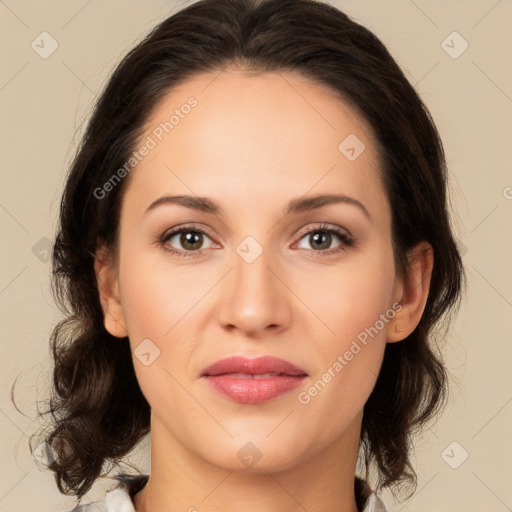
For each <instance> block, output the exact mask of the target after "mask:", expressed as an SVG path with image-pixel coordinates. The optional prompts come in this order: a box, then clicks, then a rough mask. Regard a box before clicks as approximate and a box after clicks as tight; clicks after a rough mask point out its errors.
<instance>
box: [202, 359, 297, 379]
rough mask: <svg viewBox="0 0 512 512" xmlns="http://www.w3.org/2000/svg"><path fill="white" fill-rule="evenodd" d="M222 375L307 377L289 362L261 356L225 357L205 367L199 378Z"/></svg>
mask: <svg viewBox="0 0 512 512" xmlns="http://www.w3.org/2000/svg"><path fill="white" fill-rule="evenodd" d="M224 373H246V374H248V375H257V374H262V373H283V374H286V375H307V373H306V372H305V371H304V370H302V369H301V368H298V367H297V366H295V365H294V364H292V363H290V362H289V361H285V360H284V359H280V358H278V357H273V356H262V357H257V358H253V359H248V358H246V357H241V356H232V357H226V358H225V359H220V360H219V361H216V362H215V363H213V364H211V365H210V366H208V367H206V368H205V369H204V370H203V371H202V373H201V376H204V375H222V374H224Z"/></svg>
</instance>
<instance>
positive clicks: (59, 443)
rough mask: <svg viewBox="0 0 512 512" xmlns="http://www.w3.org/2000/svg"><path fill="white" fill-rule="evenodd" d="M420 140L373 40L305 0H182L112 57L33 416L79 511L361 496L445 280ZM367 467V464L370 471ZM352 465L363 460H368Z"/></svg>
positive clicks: (453, 280)
mask: <svg viewBox="0 0 512 512" xmlns="http://www.w3.org/2000/svg"><path fill="white" fill-rule="evenodd" d="M446 177H447V172H446V165H445V160H444V154H443V148H442V144H441V141H440V139H439V136H438V133H437V130H436V128H435V126H434V123H433V121H432V120H431V117H430V115H429V112H428V110H427V109H426V107H425V106H424V105H423V103H422V101H421V100H420V99H419V97H418V95H417V94H416V92H415V91H414V89H413V88H412V87H411V85H410V84H409V83H408V81H407V79H406V78H405V76H404V75H403V73H402V71H401V70H400V68H399V67H398V65H397V64H396V63H395V61H394V60H393V59H392V57H391V56H390V54H389V53H388V51H387V50H386V48H385V47H384V46H383V44H382V43H381V42H380V41H379V40H378V39H377V38H376V37H375V36H374V35H373V34H372V33H371V32H369V31H368V30H367V29H365V28H364V27H362V26H360V25H358V24H356V23H355V22H353V21H352V20H350V19H349V18H348V17H347V16H346V15H345V14H343V13H342V12H340V11H339V10H337V9H335V8H333V7H331V6H330V5H328V4H324V3H320V2H316V1H313V0H267V1H258V0H203V1H200V2H197V3H194V4H192V5H189V6H188V7H186V8H185V9H183V10H181V11H180V12H178V13H176V14H174V15H173V16H171V17H169V18H168V19H166V20H165V21H163V22H162V23H161V24H160V25H159V26H157V27H156V28H155V29H154V30H153V31H152V32H151V33H150V34H149V35H148V36H147V37H146V38H145V40H143V41H142V42H141V43H140V44H138V45H137V46H136V47H135V48H134V49H133V50H132V51H131V52H130V53H129V54H128V55H127V56H126V57H125V58H124V59H123V61H122V62H121V63H120V65H119V66H118V67H117V69H116V70H115V72H114V74H113V76H112V77H111V79H110V81H109V83H108V84H107V87H106V89H105V91H104V92H103V94H102V95H101V97H100V99H99V101H98V103H97V105H96V107H95V110H94V113H93V115H92V118H91V120H90V123H89V125H88V128H87V131H86V133H85V136H84V139H83V143H82V145H81V147H80V148H79V151H78V153H77V155H76V158H75V160H74V162H73V164H72V168H71V170H70V173H69V176H68V179H67V182H66V186H65V190H64V194H63V198H62V204H61V212H60V225H59V231H58V233H57V237H56V241H55V245H54V251H53V276H54V282H53V284H54V290H55V292H56V298H57V299H58V300H59V301H60V304H62V305H63V306H64V307H66V306H67V310H66V311H67V317H66V318H65V319H64V320H63V321H62V322H60V323H59V324H58V325H57V326H56V328H55V330H54V332H53V333H52V342H53V355H54V360H55V369H54V392H53V396H52V399H51V401H50V404H49V405H50V407H49V411H50V412H51V417H52V421H53V423H52V430H51V432H49V434H48V435H46V436H45V438H44V439H45V441H47V443H48V445H49V446H50V447H51V450H52V454H53V455H54V456H53V458H52V459H53V460H51V463H50V464H49V466H48V467H49V469H51V470H52V471H54V472H55V477H56V482H57V485H58V487H59V490H60V491H61V492H64V493H67V494H74V495H76V496H78V497H79V498H81V497H83V496H84V494H85V493H86V492H87V491H88V490H89V489H90V488H91V486H92V484H93V483H94V481H95V480H96V479H97V478H98V477H99V476H103V475H104V474H106V473H107V472H106V471H105V467H104V465H105V464H106V463H108V462H111V463H112V462H113V463H117V462H119V461H121V460H122V458H123V457H124V456H125V455H127V454H128V453H129V452H130V451H131V450H132V449H133V448H134V447H135V446H136V444H137V443H138V442H139V441H140V440H141V439H142V438H143V437H144V436H145V435H146V434H147V433H148V432H151V472H150V475H124V474H121V475H118V476H117V478H116V481H115V484H114V486H113V488H112V489H111V490H110V491H109V492H108V493H107V494H106V496H105V499H104V500H102V501H100V502H96V503H94V504H92V505H91V504H90V505H89V506H84V507H83V508H82V509H81V510H87V511H89V510H97V509H100V510H107V511H108V512H121V511H135V512H155V511H161V510H166V511H171V512H174V511H178V510H190V511H193V510H199V511H201V510H208V511H224V512H225V511H230V510H234V509H237V510H239V509H243V510H248V511H251V510H257V511H260V512H261V511H264V512H266V511H274V510H277V509H279V510H280V511H292V510H293V511H295V510H299V509H300V510H307V511H309V512H313V511H318V512H319V511H327V510H329V511H334V510H336V511H344V512H355V511H361V510H364V511H366V512H376V511H379V510H385V509H384V505H383V503H382V502H381V500H380V499H379V492H380V490H381V489H382V488H384V487H390V486H393V487H396V486H398V487H403V486H406V485H409V486H410V487H411V486H412V487H414V485H415V482H416V475H415V473H414V469H413V468H412V466H411V463H410V458H409V455H410V451H411V444H410V443H411V433H412V432H413V431H416V429H417V428H419V427H421V426H423V425H424V424H425V423H426V422H427V421H428V420H430V419H431V418H433V417H434V416H435V414H436V413H437V412H438V411H439V410H440V408H441V406H442V404H443V401H444V398H445V393H446V374H445V369H444V366H443V364H442V362H441V361H440V360H439V358H438V356H437V355H436V353H435V351H434V350H433V349H432V345H433V344H434V343H435V341H437V340H434V338H433V335H432V332H433V329H434V327H437V326H438V323H439V322H442V321H444V320H447V319H448V318H449V314H450V313H451V312H453V311H454V309H455V306H456V305H457V304H458V301H459V298H460V293H461V289H462V285H463V281H464V272H463V268H462V263H461V258H460V255H459V253H458V251H457V247H456V244H455V242H454V237H453V234H452V231H451V228H450V224H449V212H448V209H447V199H446V179H447V178H446ZM372 468H373V469H375V472H374V473H372V472H371V470H372ZM370 474H374V475H375V478H374V481H373V482H370Z"/></svg>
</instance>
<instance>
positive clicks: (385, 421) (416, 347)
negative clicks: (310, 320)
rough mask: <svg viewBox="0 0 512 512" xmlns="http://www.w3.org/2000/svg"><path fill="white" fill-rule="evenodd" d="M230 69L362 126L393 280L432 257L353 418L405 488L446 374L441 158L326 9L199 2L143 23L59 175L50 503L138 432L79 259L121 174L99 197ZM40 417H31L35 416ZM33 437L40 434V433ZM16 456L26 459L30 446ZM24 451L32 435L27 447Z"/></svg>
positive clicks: (119, 365) (124, 380)
mask: <svg viewBox="0 0 512 512" xmlns="http://www.w3.org/2000/svg"><path fill="white" fill-rule="evenodd" d="M231 64H236V65H239V66H242V67H243V68H244V69H248V70H253V71H259V72H267V71H268V72H272V71H279V72H286V71H299V72H301V73H302V74H303V75H304V76H305V77H307V78H309V79H310V80H312V81H314V82H316V83H319V84H322V85H327V86H328V87H330V88H331V90H333V91H334V92H336V93H337V94H338V95H339V97H340V98H341V99H342V100H343V101H345V102H347V103H348V104H350V105H351V106H352V107H353V108H354V109H356V111H357V112H358V113H359V114H360V115H361V116H362V117H363V118H364V119H365V120H366V121H367V122H368V123H369V124H370V126H371V127H372V128H373V131H374V135H375V138H376V140H377V143H378V148H377V149H378V154H379V157H380V167H381V169H380V170H381V173H382V177H383V182H384V185H385V190H386V194H387V196H388V199H389V202H390V205H391V209H392V242H393V252H394V258H395V263H396V269H397V273H398V274H399V276H400V277H404V276H405V275H406V270H407V264H408V259H407V254H408V251H409V250H410V249H411V248H412V247H414V246H415V245H416V244H417V243H419V242H420V241H423V240H426V241H428V242H429V243H430V244H431V245H432V247H433V249H434V254H435V263H434V268H433V272H432V275H431V283H430V292H429V296H428V300H427V303H426V307H425V310H424V313H423V316H422V318H421V320H420V322H419V325H418V326H417V328H416V329H415V330H414V331H413V332H412V334H411V335H410V336H408V338H407V339H405V340H403V341H402V342H399V343H388V344H387V346H386V349H385V356H384V361H383V365H382V368H381V371H380V374H379V376H378V380H377V382H376V385H375V388H374V389H373V392H372V393H371V395H370V397H369V399H368V401H367V403H366V404H365V407H364V415H363V422H362V430H361V444H360V449H361V451H360V455H361V456H360V459H359V462H360V463H361V464H362V465H363V468H365V472H366V478H369V475H370V472H369V471H370V468H371V467H373V468H376V469H377V471H376V474H377V482H376V487H377V488H378V489H380V488H382V487H390V488H392V490H393V492H394V491H395V490H396V488H397V487H398V488H400V489H401V488H402V486H403V485H406V486H407V487H410V486H412V487H414V488H416V485H417V482H416V473H415V472H414V469H413V467H412V465H411V462H410V456H411V450H412V448H413V446H412V442H411V439H412V437H411V435H412V434H413V433H414V432H416V431H417V430H418V429H419V428H420V427H423V426H424V425H425V424H426V422H428V421H429V420H431V419H434V418H435V417H436V415H437V414H438V413H439V412H440V410H441V408H442V406H443V405H444V402H445V400H446V397H447V374H446V370H445V367H444V365H443V363H442V359H441V356H440V355H439V350H438V342H439V341H440V340H442V339H444V338H445V336H446V329H443V330H442V332H441V331H440V330H439V329H438V327H439V326H440V325H441V326H445V327H446V328H447V327H448V324H449V320H450V319H451V318H452V316H453V314H454V312H455V310H456V309H457V306H458V305H459V303H460V297H461V293H462V288H463V285H464V284H465V273H464V268H463V266H462V261H461V256H460V254H459V252H458V249H457V245H456V243H455V240H454V236H453V234H452V230H451V227H450V220H449V215H450V213H449V210H448V204H449V199H448V191H447V169H446V162H445V156H444V151H443V146H442V143H441V140H440V138H439V134H438V132H437V130H436V127H435V125H434V122H433V121H432V118H431V115H430V113H429V111H428V109H427V108H426V106H425V105H424V104H423V102H422V101H421V99H420V98H419V96H418V94H417V93H416V92H415V90H414V88H413V87H412V86H411V84H410V83H409V82H408V80H407V79H406V77H405V76H404V74H403V72H402V71H401V69H400V67H399V66H398V65H397V63H396V62H395V61H394V60H393V58H392V57H391V55H390V53H389V52H388V50H387V49H386V47H385V46H384V45H383V44H382V42H381V41H379V39H377V37H376V36H375V35H374V34H373V33H372V32H370V31H369V30H368V29H366V28H364V27H363V26H361V25H359V24H358V23H356V22H354V21H353V20H352V19H350V18H349V17H348V16H347V15H345V14H344V13H343V12H341V11H340V10H338V9H336V8H334V7H332V6H330V5H329V4H327V3H323V2H320V1H316V0H202V1H199V2H196V3H193V4H191V5H189V6H187V7H186V8H184V9H182V10H181V11H178V12H176V13H174V14H173V15H172V16H170V17H168V18H167V19H165V20H164V21H163V22H161V23H160V24H159V25H158V26H156V27H155V28H154V29H153V30H152V31H151V32H150V33H149V34H148V35H147V36H146V37H145V39H143V40H142V41H141V42H140V43H139V44H138V45H137V46H136V47H135V48H133V49H132V50H131V51H130V52H129V53H128V54H127V55H126V56H125V57H124V58H123V59H122V61H121V62H120V64H119V65H118V66H117V68H116V69H115V71H114V73H113V74H112V76H111V78H110V80H109V81H108V83H107V84H106V86H105V88H104V90H103V92H102V94H101V96H100V97H99V99H98V101H97V103H96V105H95V107H94V111H93V113H92V117H91V118H90V120H89V123H88V125H87V128H86V131H85V134H84V136H83V138H82V140H81V143H80V145H79V147H78V150H77V153H76V155H75V157H74V160H73V162H72V165H71V168H70V170H69V173H68V176H67V181H66V184H65V189H64V192H63V196H62V201H61V206H60V218H59V226H58V230H57V234H56V238H55V243H54V246H53V254H52V292H53V294H54V298H55V300H56V302H57V303H58V304H59V306H60V307H61V309H62V311H63V312H64V313H65V315H66V316H65V318H64V319H63V320H62V321H60V322H59V323H58V324H57V325H56V326H55V327H54V329H53V331H52V334H51V340H50V346H51V351H52V357H53V360H54V369H53V387H52V390H51V397H50V398H49V399H48V401H47V405H48V409H47V410H46V411H44V412H43V413H41V412H40V413H39V414H40V415H41V416H42V415H43V414H44V415H48V414H49V415H50V416H49V419H48V421H47V423H46V424H45V425H46V430H45V432H44V435H43V437H42V439H43V441H45V442H47V443H48V445H49V446H50V447H51V449H52V450H53V451H54V452H55V454H56V455H57V458H56V460H54V461H53V462H52V463H51V464H50V465H49V469H50V470H51V471H53V472H54V473H55V479H56V483H57V486H58V488H59V490H60V492H61V493H64V494H74V495H76V496H78V497H80V498H81V497H82V496H83V495H84V494H85V493H86V492H87V491H88V490H89V489H90V488H91V486H92V484H93V483H94V482H95V480H96V479H97V478H98V477H100V476H104V473H102V471H103V469H104V468H105V464H106V463H110V464H112V465H116V464H118V463H119V462H121V461H122V459H123V457H125V456H126V455H127V454H128V453H129V452H130V451H131V450H132V449H133V448H134V447H135V446H136V445H137V444H138V442H139V441H141V440H142V438H143V437H144V436H145V435H146V434H147V433H148V432H149V431H150V406H149V404H148V402H147V401H146V399H145V397H144V396H143V394H142V392H141V389H140V387H139V385H138V382H137V379H136V375H135V371H134V366H133V360H132V354H131V351H130V345H129V341H128V338H125V339H119V338H115V337H113V336H111V335H110V334H109V333H108V332H107V331H106V329H105V327H104V324H103V311H102V308H101V305H100V300H99V293H98V287H97V281H96V276H95V272H94V256H95V251H96V249H97V243H98V241H102V242H103V243H104V244H106V246H107V247H108V248H111V249H112V250H114V251H115V249H116V247H117V243H118V231H119V216H120V215H119V214H120V211H119V210H120V203H121V198H122V195H123V191H124V190H125V188H126V184H127V182H128V178H125V179H124V180H122V182H121V183H119V185H117V186H115V187H113V188H112V190H110V191H109V192H108V194H106V197H104V198H103V199H101V200H99V199H97V198H96V196H95V194H94V191H95V190H97V189H98V187H102V186H103V184H104V183H106V182H107V181H108V180H109V178H111V177H112V176H113V174H114V173H115V172H116V170H118V169H120V168H121V167H122V166H123V165H124V164H125V162H127V161H128V159H129V158H130V155H131V154H132V152H133V151H134V150H135V149H136V147H137V141H138V139H139V137H140V136H141V134H142V133H143V129H144V127H145V123H146V122H147V120H148V118H149V116H150V115H151V113H152V112H153V111H154V109H155V108H156V106H157V105H158V103H159V101H160V100H161V99H163V97H164V96H165V95H166V94H167V93H169V92H170V91H171V90H172V89H173V88H174V87H176V86H177V85H179V84H181V83H182V82H184V81H186V80H187V79H188V78H190V77H192V76H193V75H194V74H197V73H200V72H205V71H211V72H220V71H221V70H222V69H224V68H225V67H226V66H228V65H231ZM45 417H46V416H45ZM48 427H49V428H50V430H48ZM34 436H35V434H34V435H33V436H32V437H31V439H30V443H29V444H30V446H31V447H32V440H33V439H32V438H33V437H34ZM38 442H39V443H40V442H41V435H39V441H38Z"/></svg>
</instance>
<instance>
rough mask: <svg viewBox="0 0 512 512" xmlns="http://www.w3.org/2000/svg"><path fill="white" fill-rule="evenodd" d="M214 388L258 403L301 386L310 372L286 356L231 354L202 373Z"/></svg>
mask: <svg viewBox="0 0 512 512" xmlns="http://www.w3.org/2000/svg"><path fill="white" fill-rule="evenodd" d="M201 377H203V378H204V379H205V380H206V382H207V383H208V384H209V385H210V387H211V389H213V390H214V391H216V392H218V393H220V394H221V395H223V396H224V397H227V398H229V399H230V400H232V401H235V402H238V403H246V404H258V403H263V402H266V401H268V400H272V399H275V398H277V397H279V396H281V395H283V394H285V393H287V392H289V391H291V390H293V389H295V388H296V387H298V386H300V385H301V384H302V383H303V381H304V380H305V379H306V378H307V377H308V374H307V373H306V372H305V371H304V370H302V369H300V368H298V367H297V366H295V365H293V364H292V363H290V362H288V361H285V360H283V359H279V358H275V357H271V356H264V357H260V358H257V359H247V358H243V357H237V356H235V357H230V358H226V359H222V360H220V361H217V362H216V363H214V364H213V365H210V366H209V367H208V368H206V369H205V370H204V371H203V372H202V374H201Z"/></svg>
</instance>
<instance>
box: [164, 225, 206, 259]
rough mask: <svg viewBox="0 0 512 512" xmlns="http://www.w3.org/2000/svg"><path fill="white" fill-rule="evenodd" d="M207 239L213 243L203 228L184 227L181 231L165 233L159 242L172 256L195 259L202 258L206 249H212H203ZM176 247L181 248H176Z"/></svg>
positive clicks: (175, 230)
mask: <svg viewBox="0 0 512 512" xmlns="http://www.w3.org/2000/svg"><path fill="white" fill-rule="evenodd" d="M205 238H207V239H208V240H210V241H211V238H210V237H209V236H208V235H207V234H206V232H205V231H204V230H202V229H201V228H198V227H196V226H183V227H181V228H179V229H174V230H172V231H168V232H166V233H164V234H163V235H162V236H161V237H159V238H158V242H159V243H160V245H161V246H162V247H163V248H164V250H166V251H169V252H170V253H172V254H176V255H178V256H184V257H195V256H201V255H202V254H203V250H204V249H208V248H210V247H206V248H204V247H202V245H203V243H204V239H205ZM176 245H178V246H181V247H178V248H176V247H175V246H176Z"/></svg>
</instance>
